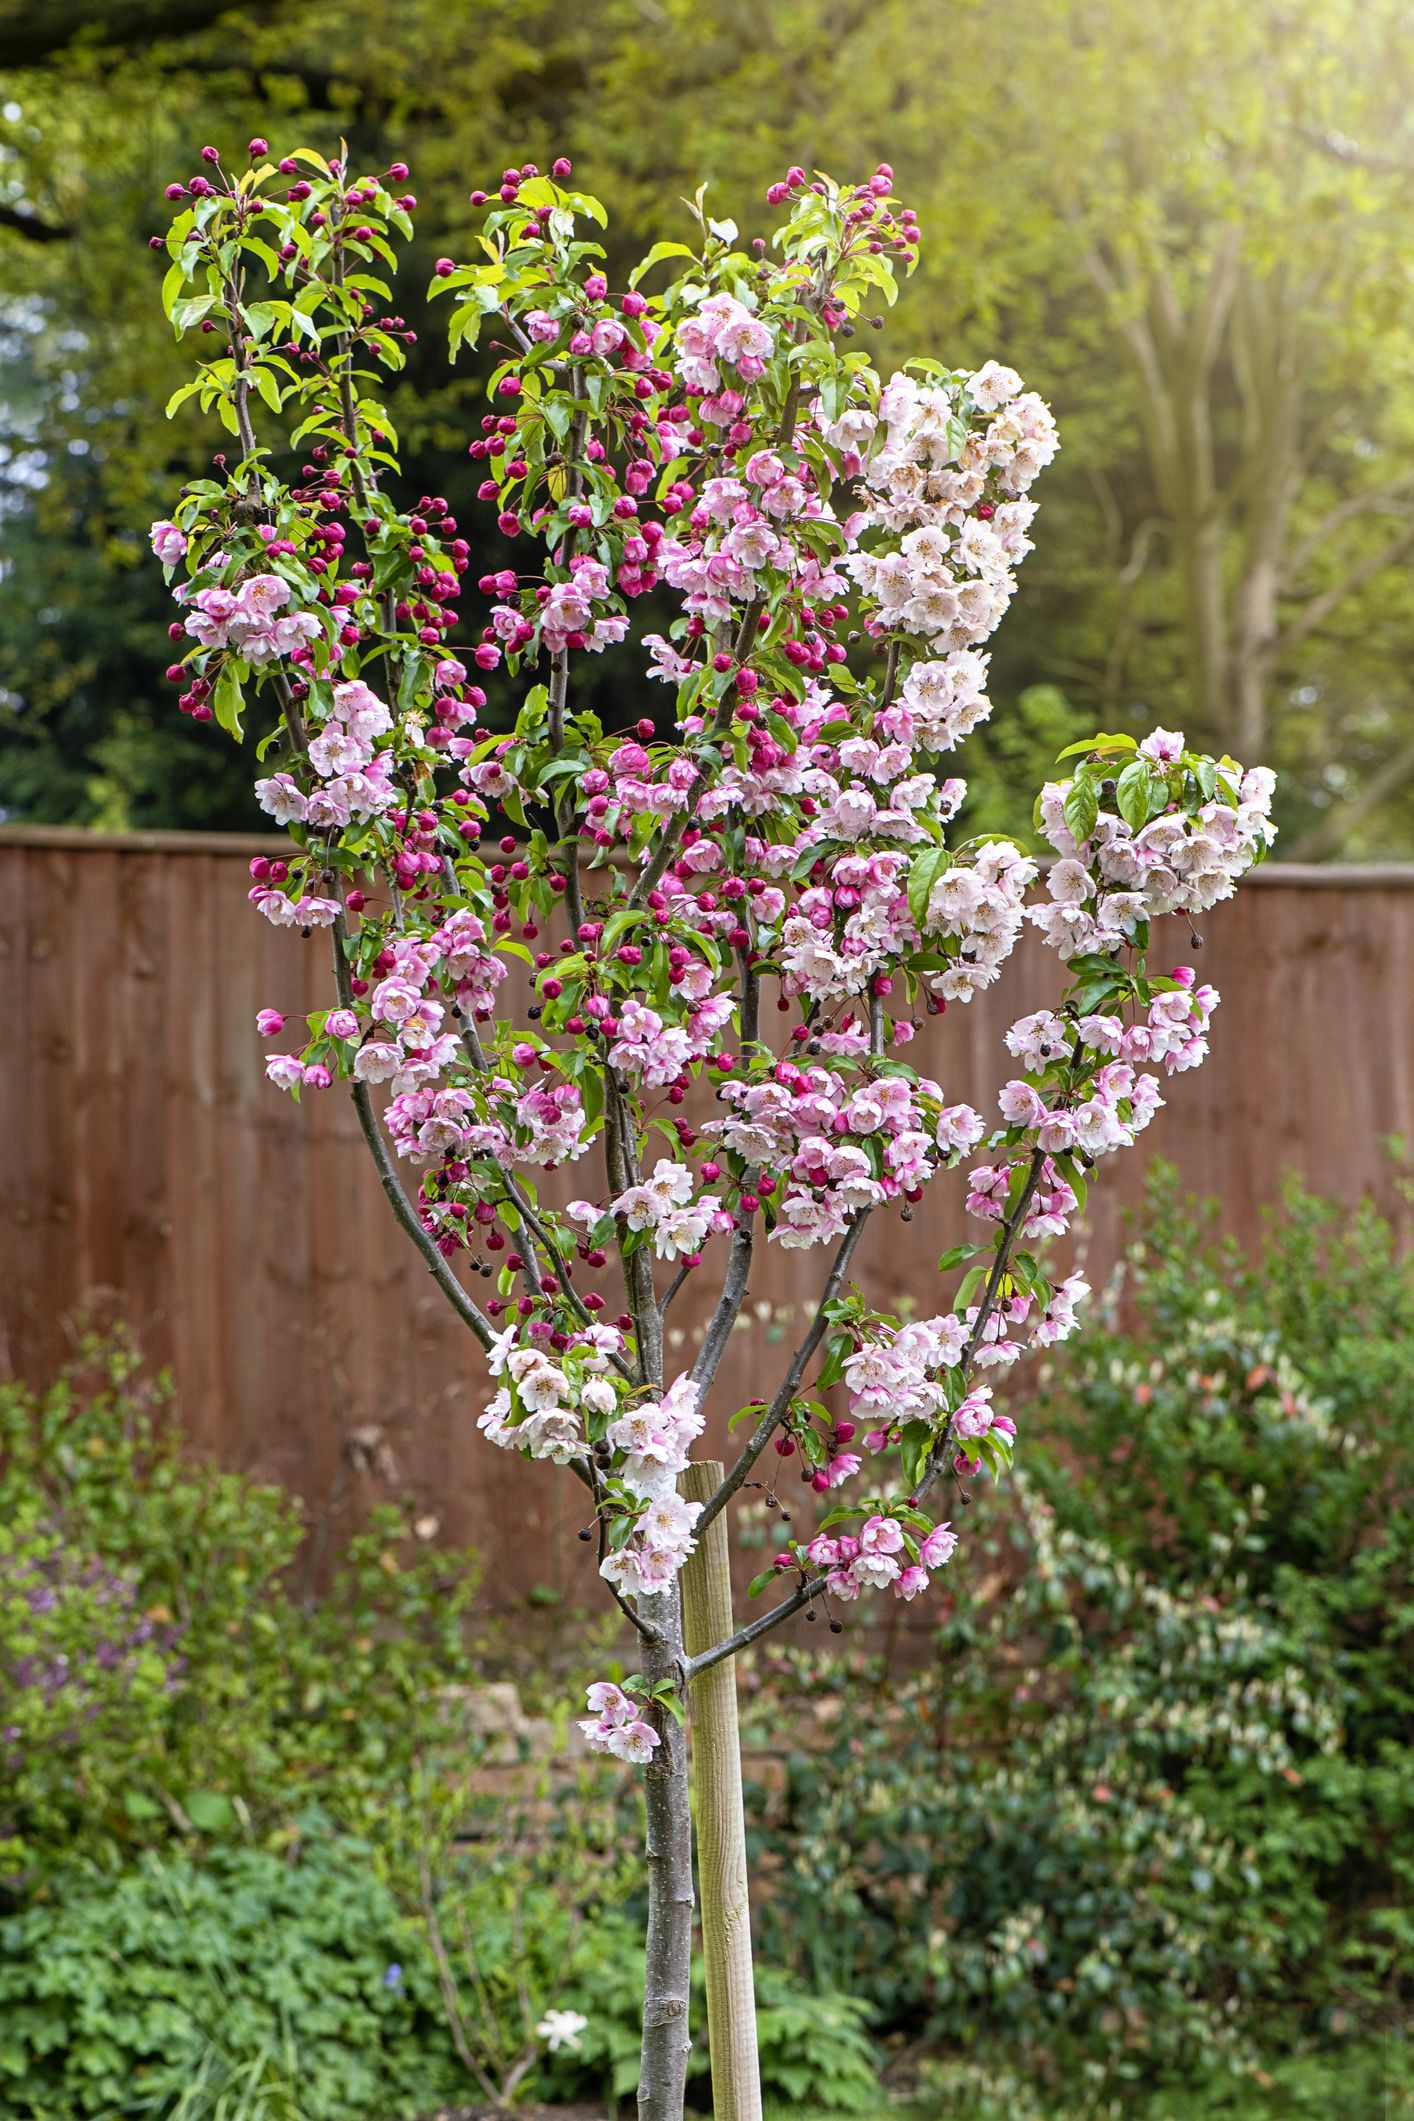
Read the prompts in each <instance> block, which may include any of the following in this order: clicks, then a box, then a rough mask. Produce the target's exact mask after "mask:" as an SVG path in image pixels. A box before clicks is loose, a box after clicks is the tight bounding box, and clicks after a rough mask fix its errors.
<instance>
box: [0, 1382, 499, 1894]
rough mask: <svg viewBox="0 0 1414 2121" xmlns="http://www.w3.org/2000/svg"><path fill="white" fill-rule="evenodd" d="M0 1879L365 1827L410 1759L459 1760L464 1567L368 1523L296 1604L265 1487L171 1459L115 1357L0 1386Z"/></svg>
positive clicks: (378, 1516)
mask: <svg viewBox="0 0 1414 2121" xmlns="http://www.w3.org/2000/svg"><path fill="white" fill-rule="evenodd" d="M0 1527H3V1530H0V1669H3V1670H4V1671H6V1672H7V1673H8V1674H9V1675H10V1680H11V1684H10V1685H9V1686H8V1688H7V1696H6V1709H5V1724H4V1733H5V1735H4V1739H3V1741H0V1742H3V1743H4V1745H5V1747H6V1760H5V1765H6V1773H5V1779H4V1784H3V1788H2V1789H0V1878H3V1877H4V1876H5V1875H7V1874H8V1876H9V1877H10V1879H11V1881H12V1883H13V1884H14V1885H15V1886H16V1887H17V1888H21V1889H22V1888H24V1887H26V1885H27V1884H30V1883H32V1882H33V1877H34V1876H35V1875H39V1874H42V1873H43V1872H44V1871H45V1870H46V1869H47V1868H50V1867H52V1866H53V1865H54V1864H56V1863H59V1862H61V1861H66V1860H68V1859H69V1858H70V1857H71V1856H72V1855H73V1853H74V1852H75V1849H76V1848H78V1849H81V1850H83V1851H84V1852H89V1851H92V1852H93V1853H94V1854H121V1853H131V1852H132V1851H134V1850H135V1849H137V1848H141V1847H145V1846H152V1845H160V1844H161V1843H163V1842H165V1841H166V1840H167V1839H168V1838H169V1837H170V1836H171V1835H172V1834H173V1833H174V1832H176V1833H179V1834H181V1835H182V1836H184V1837H185V1838H186V1839H188V1840H189V1841H203V1840H206V1839H209V1838H215V1839H223V1838H229V1837H231V1836H232V1835H237V1834H251V1835H255V1836H257V1837H259V1836H263V1835H266V1834H270V1833H278V1832H279V1831H281V1829H282V1828H286V1827H288V1824H289V1822H290V1820H291V1818H292V1817H293V1815H294V1814H296V1813H297V1812H298V1811H299V1810H300V1809H301V1808H302V1807H303V1806H304V1805H306V1804H307V1803H309V1802H310V1801H315V1800H317V1801H318V1802H319V1803H320V1804H322V1805H323V1806H324V1807H325V1808H326V1809H327V1810H328V1811H329V1812H330V1813H331V1814H333V1815H334V1816H336V1817H337V1818H338V1819H339V1820H341V1821H342V1822H343V1823H344V1824H346V1825H348V1826H350V1827H352V1828H353V1829H355V1830H359V1829H366V1830H367V1829H372V1828H373V1827H374V1826H375V1825H376V1823H377V1821H378V1819H379V1817H380V1814H381V1813H383V1812H384V1811H385V1810H386V1807H387V1800H388V1792H389V1790H390V1789H391V1788H394V1787H396V1786H397V1785H398V1783H399V1781H400V1780H402V1781H405V1780H406V1778H407V1777H408V1775H409V1774H410V1772H411V1769H412V1765H413V1763H414V1761H415V1760H418V1759H420V1758H422V1757H423V1756H424V1755H425V1754H429V1753H430V1754H433V1755H439V1754H442V1753H445V1752H446V1751H447V1750H448V1748H449V1747H450V1746H451V1745H454V1744H457V1743H463V1742H464V1741H462V1740H461V1738H460V1737H459V1734H458V1733H457V1732H456V1729H455V1723H454V1716H453V1708H454V1703H455V1698H456V1696H455V1690H456V1688H457V1687H458V1686H459V1685H462V1684H465V1683H466V1682H467V1681H469V1680H470V1679H472V1678H473V1677H474V1676H475V1668H474V1665H473V1663H472V1661H471V1658H470V1655H469V1652H468V1647H467V1641H466V1633H465V1614H466V1609H467V1607H468V1604H469V1602H470V1600H471V1598H472V1596H473V1594H474V1591H475V1588H476V1583H477V1580H478V1571H477V1567H476V1563H475V1559H474V1557H473V1556H472V1555H470V1554H467V1553H456V1552H450V1551H447V1550H444V1549H433V1548H431V1547H428V1546H426V1545H424V1544H422V1543H421V1542H420V1541H419V1540H418V1539H417V1538H416V1537H415V1536H414V1535H413V1534H412V1533H411V1532H410V1530H409V1527H408V1524H407V1522H406V1520H405V1516H404V1513H403V1512H402V1511H401V1510H400V1509H397V1508H393V1507H389V1506H385V1507H383V1508H381V1509H379V1510H376V1511H375V1512H374V1513H373V1514H372V1516H371V1517H370V1519H369V1521H368V1523H367V1525H366V1526H365V1528H364V1529H363V1530H362V1531H361V1532H360V1533H359V1535H358V1536H357V1537H356V1538H355V1539H354V1540H353V1541H352V1542H351V1544H350V1545H349V1546H348V1548H347V1551H346V1552H345V1553H344V1554H343V1555H342V1556H341V1557H340V1559H339V1561H338V1562H337V1564H336V1566H335V1567H334V1569H333V1572H332V1580H331V1582H330V1584H329V1586H328V1589H327V1590H326V1591H324V1592H323V1593H321V1594H319V1595H315V1594H314V1593H313V1592H312V1591H311V1592H310V1593H309V1595H306V1596H299V1595H298V1585H297V1576H298V1574H300V1573H305V1574H307V1573H308V1560H307V1558H306V1562H305V1564H304V1565H303V1568H302V1570H301V1571H296V1570H295V1566H294V1565H295V1560H296V1556H297V1554H298V1553H299V1552H300V1549H301V1543H302V1541H303V1539H304V1535H305V1526H304V1523H303V1519H302V1516H301V1513H300V1511H299V1509H298V1507H297V1506H296V1504H295V1502H294V1501H293V1499H292V1498H291V1497H290V1496H289V1495H287V1494H286V1493H285V1492H284V1491H283V1490H281V1489H278V1488H273V1487H269V1486H262V1485H260V1484H258V1483H256V1482H253V1481H251V1480H248V1479H247V1478H245V1477H244V1476H242V1475H240V1474H236V1473H228V1472H223V1471H221V1470H220V1469H219V1468H217V1467H215V1466H212V1465H209V1464H203V1463H202V1462H200V1461H199V1460H196V1459H194V1458H189V1457H187V1456H185V1455H184V1454H183V1452H182V1450H181V1438H180V1432H179V1430H178V1428H177V1426H176V1424H175V1422H174V1421H173V1420H172V1419H171V1417H170V1413H169V1412H168V1410H167V1409H166V1408H165V1406H164V1403H163V1400H162V1395H161V1394H160V1392H155V1391H153V1390H152V1389H151V1388H149V1387H148V1386H146V1385H145V1384H144V1383H143V1381H142V1378H141V1376H140V1373H139V1372H138V1371H137V1368H136V1366H135V1363H134V1360H133V1358H132V1356H131V1355H130V1353H129V1352H128V1351H127V1350H126V1349H125V1348H124V1347H123V1346H122V1345H121V1343H119V1344H116V1345H114V1346H111V1347H107V1348H101V1347H98V1346H94V1347H92V1348H90V1349H89V1350H87V1352H86V1357H85V1360H84V1362H83V1363H82V1364H81V1365H80V1366H78V1367H77V1368H76V1370H75V1371H74V1372H73V1373H71V1374H70V1375H68V1376H65V1377H63V1378H61V1379H59V1380H58V1381H57V1382H56V1383H55V1384H54V1385H53V1386H51V1387H50V1388H49V1389H48V1390H47V1391H45V1392H42V1393H34V1392H31V1391H29V1390H28V1389H27V1388H25V1387H24V1386H21V1385H6V1386H4V1387H0Z"/></svg>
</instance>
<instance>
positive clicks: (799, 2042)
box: [544, 1915, 879, 2114]
mask: <svg viewBox="0 0 1414 2121" xmlns="http://www.w3.org/2000/svg"><path fill="white" fill-rule="evenodd" d="M642 1962H643V1939H642V1930H641V1928H640V1927H639V1925H637V1924H636V1923H633V1922H631V1921H629V1920H628V1919H627V1918H626V1917H624V1916H622V1915H618V1916H614V1917H611V1918H609V1919H608V1920H607V1921H603V1922H599V1923H596V1925H595V1930H594V1944H593V1949H592V1951H587V1952H586V1953H584V1955H583V1963H582V1966H581V1967H580V1968H579V1969H578V1970H577V1971H576V1974H575V1976H574V1978H573V1979H571V1980H570V1981H569V1982H567V1983H566V1985H565V1988H564V1991H563V1996H562V2001H563V2003H564V2004H565V2005H567V2006H568V2007H570V2008H572V2009H574V2010H577V2011H580V2012H582V2013H583V2014H584V2016H585V2017H586V2018H587V2019H588V2021H589V2022H588V2024H587V2026H586V2027H585V2030H584V2031H583V2033H582V2034H581V2035H580V2047H579V2052H578V2053H577V2054H569V2053H561V2054H560V2055H558V2056H555V2057H554V2058H552V2059H551V2060H550V2061H549V2062H548V2063H547V2064H546V2065H545V2068H544V2079H545V2085H546V2089H547V2092H548V2093H549V2094H550V2095H551V2096H554V2097H557V2098H560V2097H563V2098H574V2097H585V2096H595V2095H597V2096H600V2097H602V2096H603V2095H604V2094H605V2093H608V2094H610V2095H611V2096H612V2097H614V2098H624V2097H625V2096H628V2095H631V2094H632V2092H633V2091H634V2089H635V2087H636V2086H637V2083H638V2059H639V2037H640V2025H641V2012H642V2008H643V1963H642ZM706 2008H707V1992H706V1984H705V1976H704V1973H703V1967H702V1961H701V1959H700V1958H695V1959H694V1960H693V1967H692V2022H693V2024H694V2025H696V2026H698V2027H700V2028H703V2033H702V2037H700V2038H699V2039H697V2040H696V2041H695V2042H694V2045H693V2049H692V2053H691V2055H690V2057H689V2059H688V2083H689V2087H694V2086H695V2087H697V2094H698V2095H699V2096H700V2093H701V2091H702V2089H703V2088H704V2087H705V2084H706V2082H707V2080H708V2077H709V2074H710V2069H709V2062H708V2055H707V2040H706V2035H705V2027H706ZM867 2017H868V2006H867V2004H865V2003H864V2002H862V2001H861V2000H860V1999H859V1998H858V1997H853V1996H843V1995H838V1994H831V1993H828V1992H827V1993H823V1994H822V1993H816V1992H815V1991H814V1990H813V1988H812V1986H811V1985H810V1983H809V1982H808V1981H802V1980H801V1978H800V1976H799V1975H798V1974H792V1973H790V1972H788V1971H786V1970H784V1969H781V1968H778V1967H774V1966H771V1965H770V1964H769V1963H763V1962H762V1961H761V1960H760V1959H758V1962H757V1966H756V2029H757V2037H758V2041H759V2046H760V2058H761V2085H762V2091H763V2094H764V2096H765V2097H766V2099H767V2100H779V2101H789V2102H791V2104H792V2105H798V2106H801V2107H803V2108H805V2109H806V2110H807V2111H810V2110H812V2109H827V2110H828V2111H829V2112H831V2113H837V2114H874V2113H877V2112H878V2109H879V2061H878V2056H877V2054H876V2052H875V2049H874V2046H873V2043H872V2042H871V2040H870V2039H869V2036H868V2033H867V2031H866V2030H865V2021H866V2019H867ZM693 2096H694V2093H693V2091H692V2090H691V2089H690V2090H689V2098H692V2097H693Z"/></svg>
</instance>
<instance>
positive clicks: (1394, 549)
mask: <svg viewBox="0 0 1414 2121" xmlns="http://www.w3.org/2000/svg"><path fill="white" fill-rule="evenodd" d="M1411 545H1414V524H1411V526H1410V527H1409V529H1407V530H1405V531H1402V532H1401V533H1400V535H1399V536H1398V537H1397V538H1392V539H1391V540H1390V542H1389V544H1388V545H1383V546H1381V548H1380V550H1379V551H1378V552H1372V553H1369V554H1367V555H1366V557H1365V558H1364V559H1363V560H1362V561H1361V562H1360V563H1359V565H1358V566H1356V567H1352V568H1351V570H1350V572H1349V574H1347V575H1345V576H1344V577H1343V578H1342V579H1341V580H1340V581H1339V582H1335V583H1333V584H1332V585H1331V587H1330V588H1329V589H1324V590H1322V591H1321V594H1320V595H1319V596H1315V597H1312V599H1311V601H1310V603H1309V604H1308V605H1307V606H1306V608H1305V610H1304V611H1303V612H1301V613H1300V615H1299V616H1298V617H1297V618H1295V619H1293V620H1292V622H1291V624H1290V625H1289V626H1288V627H1287V628H1286V631H1285V632H1284V633H1280V634H1278V635H1277V637H1276V639H1275V640H1274V641H1273V642H1272V643H1271V647H1270V651H1269V653H1270V658H1271V661H1272V662H1273V663H1280V662H1281V660H1282V658H1283V657H1284V656H1287V655H1289V654H1290V653H1291V651H1292V649H1293V648H1295V647H1296V645H1297V643H1298V642H1300V641H1304V640H1305V638H1306V636H1307V635H1308V634H1309V633H1314V632H1315V630H1316V628H1317V627H1318V626H1320V625H1322V624H1323V623H1324V621H1325V620H1326V619H1328V618H1329V617H1330V615H1331V613H1332V612H1333V611H1336V610H1338V609H1339V607H1340V606H1341V605H1342V604H1343V603H1344V602H1345V600H1346V598H1347V597H1351V596H1353V595H1354V594H1355V592H1356V590H1357V589H1363V588H1364V586H1365V584H1366V582H1373V581H1374V579H1375V577H1376V576H1377V575H1381V574H1383V573H1384V571H1385V569H1386V568H1387V567H1392V566H1393V565H1394V563H1395V561H1396V560H1397V559H1398V558H1399V557H1400V555H1401V554H1402V553H1405V552H1407V551H1408V550H1409V548H1410V546H1411Z"/></svg>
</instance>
